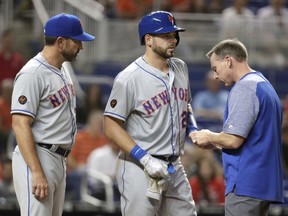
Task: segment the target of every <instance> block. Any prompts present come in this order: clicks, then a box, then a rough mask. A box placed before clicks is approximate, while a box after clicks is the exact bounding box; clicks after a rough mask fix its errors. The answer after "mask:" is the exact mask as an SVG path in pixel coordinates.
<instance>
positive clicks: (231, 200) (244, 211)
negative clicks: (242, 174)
mask: <svg viewBox="0 0 288 216" xmlns="http://www.w3.org/2000/svg"><path fill="white" fill-rule="evenodd" d="M269 206H270V202H269V201H266V200H259V199H256V198H252V197H246V196H237V195H235V193H234V192H231V193H229V194H228V195H227V196H226V197H225V216H242V215H245V216H267V215H268V210H269Z"/></svg>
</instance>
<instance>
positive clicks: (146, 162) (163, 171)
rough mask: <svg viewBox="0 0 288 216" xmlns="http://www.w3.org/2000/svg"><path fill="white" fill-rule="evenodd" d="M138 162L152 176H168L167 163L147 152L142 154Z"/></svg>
mask: <svg viewBox="0 0 288 216" xmlns="http://www.w3.org/2000/svg"><path fill="white" fill-rule="evenodd" d="M140 163H141V164H142V165H143V166H144V169H145V170H146V172H147V173H148V175H149V176H151V177H152V178H164V177H166V176H168V171H167V164H165V163H164V162H162V161H161V160H159V159H157V158H154V157H152V156H151V155H149V154H146V155H145V156H143V157H142V158H141V159H140Z"/></svg>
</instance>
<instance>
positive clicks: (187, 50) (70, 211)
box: [0, 0, 288, 216]
mask: <svg viewBox="0 0 288 216" xmlns="http://www.w3.org/2000/svg"><path fill="white" fill-rule="evenodd" d="M155 10H167V11H170V12H172V13H173V15H174V16H175V18H176V21H177V26H180V27H183V28H185V29H186V31H185V32H181V33H180V38H181V39H180V43H179V45H178V47H177V49H176V53H175V56H176V57H179V58H181V59H183V60H184V61H186V63H187V65H188V69H189V74H190V86H191V91H192V96H193V107H194V109H195V115H196V119H197V121H198V124H199V127H200V128H209V129H211V130H214V131H220V130H221V125H222V115H223V110H224V108H225V103H226V99H227V95H228V93H229V89H224V88H223V87H222V86H219V83H217V82H214V81H213V80H211V76H210V73H209V72H210V64H209V61H208V59H207V58H206V56H205V54H206V53H207V52H208V51H209V50H210V49H211V48H212V46H213V45H214V44H216V43H217V42H219V41H220V40H223V39H226V38H236V37H237V38H238V39H240V40H241V41H242V42H244V43H245V45H246V46H247V48H248V53H249V64H250V66H251V67H252V68H253V69H255V70H259V71H261V72H263V74H264V75H265V76H266V78H267V79H268V80H269V81H270V82H271V83H272V85H273V86H274V88H275V89H276V91H277V93H278V95H279V97H280V99H281V101H282V104H283V110H284V120H283V130H282V136H283V167H284V173H285V179H284V181H285V189H284V190H285V201H286V203H284V204H283V205H273V206H272V207H271V209H270V215H288V209H287V204H288V201H287V200H288V186H287V174H288V168H287V167H288V150H287V149H288V138H287V137H288V123H287V122H288V97H287V96H288V73H287V69H288V61H287V60H288V1H287V0H98V1H97V0H57V1H55V0H0V34H1V38H0V40H1V41H0V42H1V44H0V84H1V88H0V130H1V131H0V159H1V163H0V215H1V216H2V215H6V214H7V215H19V209H18V204H17V201H16V197H15V194H14V191H13V177H12V174H11V154H12V152H13V148H14V146H15V139H14V135H13V132H12V131H11V116H10V103H11V92H12V88H13V79H14V77H15V75H16V73H17V72H18V71H19V70H20V68H21V67H22V66H23V65H24V64H25V63H26V62H27V61H28V60H29V59H30V58H32V57H33V56H34V55H36V54H37V53H38V52H39V51H41V50H42V47H43V24H44V23H45V22H46V20H47V19H48V17H50V16H53V15H55V14H58V13H62V12H64V13H71V14H74V15H77V16H78V17H79V18H80V19H81V23H82V25H83V28H84V30H85V31H86V32H88V33H90V34H92V35H95V36H96V40H95V41H93V42H89V43H87V44H86V43H83V45H84V50H82V51H81V53H80V55H79V56H78V59H77V61H76V62H75V63H73V64H71V65H69V70H70V72H71V74H72V75H73V76H72V77H73V79H74V82H75V85H76V93H77V99H78V102H77V103H78V108H77V123H78V129H79V132H78V135H77V137H76V144H75V149H73V151H72V153H71V155H70V156H69V157H68V160H67V163H68V171H67V191H66V202H65V207H64V213H63V215H80V214H82V215H83V214H85V215H95V216H96V215H121V214H120V210H119V194H118V190H117V186H116V183H115V178H114V171H115V158H116V157H117V152H118V149H117V148H116V147H115V146H114V144H113V143H111V142H110V141H109V140H107V139H106V138H105V137H103V136H104V135H103V131H102V113H103V110H104V108H105V105H106V102H107V99H108V96H109V94H110V91H111V87H112V84H113V79H114V77H115V76H116V75H117V74H118V73H119V72H120V71H121V70H122V69H124V68H125V67H126V66H127V65H129V64H130V63H131V62H133V61H134V60H135V59H136V58H137V57H138V56H141V55H142V54H143V52H144V47H143V46H140V41H139V37H138V22H139V20H140V19H141V17H142V16H143V15H144V14H147V13H149V12H151V11H155ZM186 148H187V149H186V153H185V155H184V156H183V158H182V163H183V165H184V167H185V170H186V172H187V176H188V178H189V181H190V184H191V186H192V190H193V188H195V189H194V190H193V196H194V199H195V201H196V204H197V207H198V213H199V215H216V216H217V215H224V214H223V212H224V211H223V202H224V201H223V200H224V197H223V188H225V182H224V179H223V172H222V167H221V153H220V152H217V151H215V152H213V151H203V150H200V149H197V148H195V147H194V146H192V145H191V143H190V142H189V141H187V145H186ZM203 161H204V163H203ZM203 167H204V168H203ZM267 175H269V173H267Z"/></svg>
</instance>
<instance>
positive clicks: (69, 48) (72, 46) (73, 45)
mask: <svg viewBox="0 0 288 216" xmlns="http://www.w3.org/2000/svg"><path fill="white" fill-rule="evenodd" d="M81 49H83V45H82V42H81V41H78V40H73V39H70V38H65V45H64V46H63V50H62V51H61V54H62V56H63V57H64V59H66V61H68V62H73V61H75V60H76V58H77V55H78V53H79V52H80V50H81Z"/></svg>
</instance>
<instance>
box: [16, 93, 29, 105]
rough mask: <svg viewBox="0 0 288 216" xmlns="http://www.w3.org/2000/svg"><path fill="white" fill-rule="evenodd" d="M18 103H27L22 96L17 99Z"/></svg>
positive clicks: (25, 98)
mask: <svg viewBox="0 0 288 216" xmlns="http://www.w3.org/2000/svg"><path fill="white" fill-rule="evenodd" d="M18 102H19V103H20V104H22V105H23V104H25V103H26V102H27V97H25V96H24V95H21V96H20V97H19V98H18Z"/></svg>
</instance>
